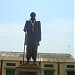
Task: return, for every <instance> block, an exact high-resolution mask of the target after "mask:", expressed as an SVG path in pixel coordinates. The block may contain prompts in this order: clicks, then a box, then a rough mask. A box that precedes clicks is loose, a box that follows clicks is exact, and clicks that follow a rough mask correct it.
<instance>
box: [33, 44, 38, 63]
mask: <svg viewBox="0 0 75 75" xmlns="http://www.w3.org/2000/svg"><path fill="white" fill-rule="evenodd" d="M36 56H37V46H36V45H33V46H32V59H33V60H34V63H35V62H36Z"/></svg>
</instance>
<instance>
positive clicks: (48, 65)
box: [44, 64, 54, 67]
mask: <svg viewBox="0 0 75 75" xmlns="http://www.w3.org/2000/svg"><path fill="white" fill-rule="evenodd" d="M44 67H54V65H52V64H44Z"/></svg>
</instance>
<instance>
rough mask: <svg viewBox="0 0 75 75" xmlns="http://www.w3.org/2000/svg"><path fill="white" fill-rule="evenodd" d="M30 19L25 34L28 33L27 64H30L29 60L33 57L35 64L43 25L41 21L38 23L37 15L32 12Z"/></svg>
mask: <svg viewBox="0 0 75 75" xmlns="http://www.w3.org/2000/svg"><path fill="white" fill-rule="evenodd" d="M30 17H31V18H30V20H27V21H26V23H25V26H24V32H25V33H26V37H25V45H26V59H27V64H29V60H30V59H31V57H32V59H33V60H34V61H33V64H35V63H36V57H37V49H38V46H39V42H40V41H41V23H40V21H36V18H35V17H36V14H35V13H34V12H31V14H30Z"/></svg>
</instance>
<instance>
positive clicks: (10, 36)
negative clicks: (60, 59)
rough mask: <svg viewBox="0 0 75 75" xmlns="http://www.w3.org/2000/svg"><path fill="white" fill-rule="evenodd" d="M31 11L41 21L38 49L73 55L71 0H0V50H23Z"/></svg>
mask: <svg viewBox="0 0 75 75" xmlns="http://www.w3.org/2000/svg"><path fill="white" fill-rule="evenodd" d="M31 12H35V13H36V20H39V21H41V34H42V40H41V42H40V46H39V47H38V52H39V53H40V52H42V53H68V54H71V55H73V56H75V50H74V21H75V20H74V0H0V51H8V52H10V51H12V52H23V50H24V38H25V36H24V35H25V33H24V32H23V28H24V25H25V22H26V20H29V19H30V13H31Z"/></svg>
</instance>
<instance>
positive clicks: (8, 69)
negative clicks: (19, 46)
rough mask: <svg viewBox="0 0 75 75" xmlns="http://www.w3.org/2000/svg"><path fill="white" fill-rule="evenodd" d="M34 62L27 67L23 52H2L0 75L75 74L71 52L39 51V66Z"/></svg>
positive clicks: (74, 61)
mask: <svg viewBox="0 0 75 75" xmlns="http://www.w3.org/2000/svg"><path fill="white" fill-rule="evenodd" d="M25 62H26V57H25V59H24V63H25ZM32 62H33V60H32V59H31V60H30V65H29V67H28V66H27V67H26V66H25V64H23V53H21V52H0V75H10V74H11V75H75V59H74V58H73V57H72V56H71V55H70V54H57V53H38V55H37V65H38V66H39V67H36V66H34V65H33V64H32ZM21 65H23V66H21Z"/></svg>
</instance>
